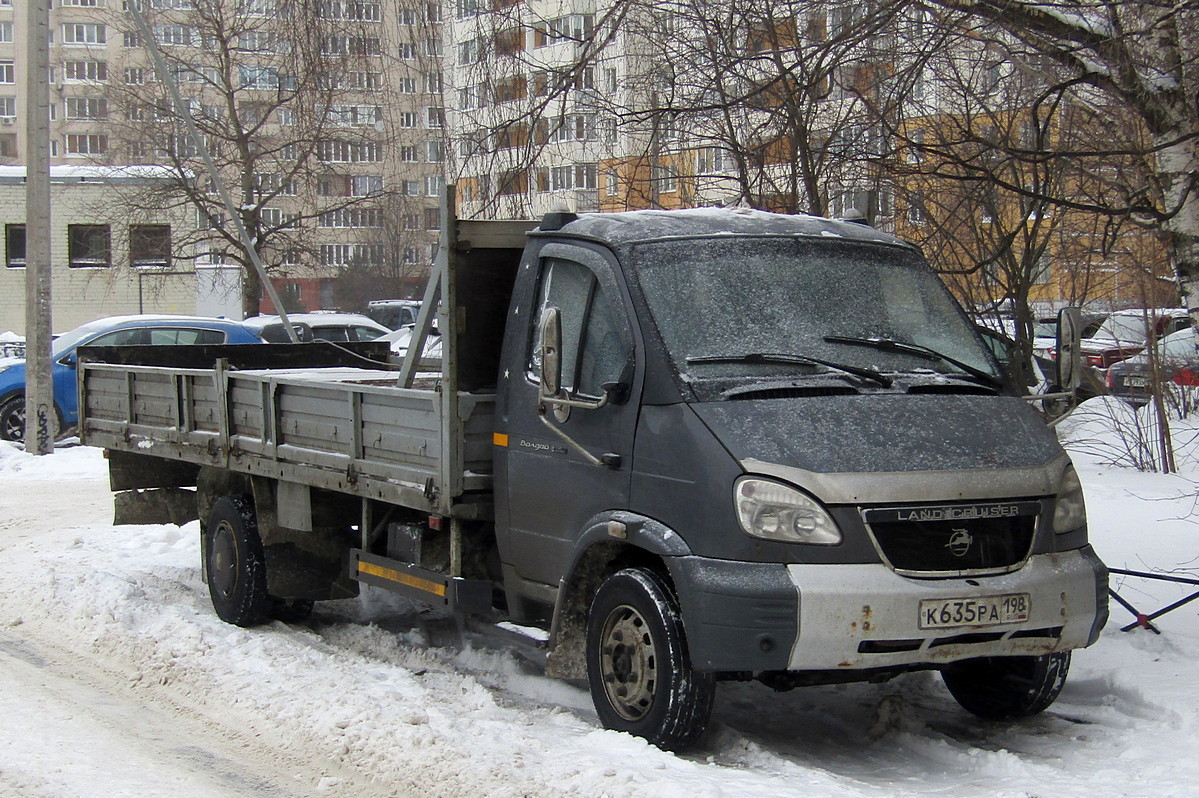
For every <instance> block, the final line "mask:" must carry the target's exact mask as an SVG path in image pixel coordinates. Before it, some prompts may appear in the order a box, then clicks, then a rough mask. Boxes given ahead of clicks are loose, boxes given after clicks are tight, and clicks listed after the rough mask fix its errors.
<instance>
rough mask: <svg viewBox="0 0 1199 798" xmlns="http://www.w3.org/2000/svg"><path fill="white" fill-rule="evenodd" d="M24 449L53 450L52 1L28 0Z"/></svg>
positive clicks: (26, 20)
mask: <svg viewBox="0 0 1199 798" xmlns="http://www.w3.org/2000/svg"><path fill="white" fill-rule="evenodd" d="M24 5H25V451H27V452H31V453H33V454H50V453H52V452H53V451H54V436H55V433H56V430H55V429H54V427H55V424H56V422H57V420H58V419H57V417H56V414H55V412H54V385H53V382H52V380H51V373H50V368H51V364H50V346H51V332H50V0H26V2H25V4H24Z"/></svg>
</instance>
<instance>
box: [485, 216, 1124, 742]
mask: <svg viewBox="0 0 1199 798" xmlns="http://www.w3.org/2000/svg"><path fill="white" fill-rule="evenodd" d="M494 442H495V524H496V539H497V543H498V551H499V559H500V562H501V563H502V569H503V584H504V587H505V590H506V593H507V597H508V607H509V611H510V612H511V613H512V614H513V616H514V617H515V618H516V619H517V620H520V621H523V622H528V623H538V622H549V623H550V624H551V627H552V644H553V651H552V653H551V658H550V670H551V672H555V673H557V674H558V675H564V676H582V675H584V674H586V675H588V677H589V680H590V683H591V689H592V693H593V697H594V698H595V702H596V706H597V710H598V711H599V714H600V716H601V719H602V720H603V721H604V723H605V724H606V725H609V726H611V727H614V728H622V729H625V730H628V731H631V732H633V733H637V734H642V735H643V736H646V737H648V738H650V739H651V740H653V741H655V742H656V743H658V744H660V745H664V746H665V747H677V746H679V745H685V744H688V743H689V742H691V741H693V740H694V739H695V737H696V736H697V735H698V734H699V733H701V732H702V725H703V723H702V721H701V720H700V719H699V718H700V716H702V717H703V719H704V720H706V711H705V710H704V709H703V707H705V706H710V703H711V695H710V693H711V690H712V687H713V685H714V684H715V682H716V681H719V680H723V679H734V678H736V679H741V678H751V677H752V678H757V679H760V680H762V681H764V682H766V683H768V684H771V685H772V686H775V687H792V686H797V685H802V684H815V683H827V682H837V681H851V680H859V679H879V678H886V677H888V676H892V675H895V674H897V673H902V672H904V671H908V670H914V669H928V668H936V669H941V670H942V671H943V673H944V674H945V677H946V682H947V684H948V685H949V687H950V689H951V691H952V692H954V694H955V696H956V697H957V698H958V699H959V701H961V702H962V703H963V705H965V706H966V707H967V708H968V709H971V710H973V711H976V712H977V713H978V714H982V715H986V716H996V717H1002V716H1018V715H1022V714H1031V713H1032V712H1035V711H1040V710H1041V709H1043V708H1044V707H1045V706H1048V703H1049V702H1051V701H1052V700H1053V697H1056V694H1057V691H1058V690H1060V688H1061V683H1062V681H1063V680H1064V677H1065V671H1066V668H1067V666H1068V661H1069V653H1068V652H1069V651H1070V650H1072V649H1075V648H1079V647H1083V646H1087V645H1090V644H1091V643H1093V642H1094V641H1095V640H1096V638H1097V636H1098V634H1099V629H1100V628H1101V626H1102V625H1103V622H1104V619H1105V617H1106V571H1105V570H1104V568H1103V566H1102V564H1101V563H1100V562H1099V560H1098V558H1097V557H1096V556H1095V554H1094V552H1093V551H1092V550H1091V548H1090V547H1089V546H1088V544H1087V529H1086V516H1085V510H1084V507H1083V501H1082V494H1081V486H1080V484H1079V481H1078V478H1077V476H1076V475H1075V474H1074V470H1073V467H1072V466H1071V464H1070V459H1069V457H1068V456H1067V454H1066V453H1065V452H1064V451H1063V450H1062V448H1061V447H1060V445H1059V444H1058V442H1057V440H1056V438H1055V436H1054V434H1053V433H1052V431H1051V430H1050V429H1048V428H1047V427H1046V426H1045V423H1044V422H1043V421H1042V420H1041V419H1040V418H1039V417H1038V416H1037V414H1036V413H1035V412H1034V411H1033V410H1032V409H1031V408H1030V407H1029V406H1028V404H1027V402H1025V401H1023V400H1021V399H1020V398H1019V394H1018V392H1017V391H1016V390H1015V389H1014V388H1013V387H1012V386H1010V385H1008V384H1006V383H1005V378H1004V375H1003V371H1002V369H1001V368H1000V366H999V364H998V363H997V362H996V360H995V358H994V357H993V355H992V354H991V353H990V352H989V350H988V349H987V348H986V346H985V345H984V344H983V343H982V342H981V341H980V339H979V337H978V335H977V333H976V332H975V331H974V329H973V327H972V325H971V323H970V321H969V320H968V318H967V317H966V316H965V314H964V313H963V312H962V311H961V309H960V308H959V306H958V305H957V303H956V302H955V301H954V300H953V298H952V297H951V296H950V294H949V293H948V291H947V290H946V289H945V288H944V286H943V285H942V283H941V282H940V280H939V279H938V278H937V277H936V275H935V274H934V273H933V271H932V270H931V269H930V268H929V267H928V265H927V264H926V262H925V261H924V259H923V257H922V256H921V254H920V253H919V252H918V250H916V249H915V248H914V247H912V246H910V245H908V244H905V243H903V242H901V241H899V240H897V239H895V238H893V237H891V236H889V235H886V234H884V233H881V232H878V231H875V230H873V229H870V228H867V227H863V226H861V225H855V224H848V223H839V222H835V221H830V220H826V219H816V218H811V217H796V216H781V215H775V214H768V213H762V212H757V211H748V210H712V209H703V210H693V211H661V212H655V211H640V212H631V213H615V214H589V215H584V216H581V217H577V218H576V217H573V216H571V215H557V216H552V217H551V218H549V219H547V222H543V223H542V225H541V227H540V228H538V229H536V230H533V231H531V232H530V234H529V244H528V246H527V247H526V249H525V252H524V255H523V257H522V259H521V262H520V266H519V269H518V273H517V277H516V282H515V287H514V292H513V296H512V300H511V305H510V308H509V312H508V326H507V331H506V333H505V336H504V341H503V352H502V356H501V369H500V374H499V376H498V378H497V390H496V420H495V435H494ZM663 661H669V662H670V663H671V664H670V666H669V668H664V667H663V664H662V663H663ZM1029 684H1034V685H1035V689H1034V688H1029V687H1028V685H1029ZM674 705H678V706H674ZM680 707H686V710H685V711H684V709H682V708H680Z"/></svg>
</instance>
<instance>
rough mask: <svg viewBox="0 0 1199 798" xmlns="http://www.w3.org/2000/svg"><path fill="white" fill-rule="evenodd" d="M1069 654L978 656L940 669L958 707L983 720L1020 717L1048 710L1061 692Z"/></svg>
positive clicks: (1064, 652) (1068, 663)
mask: <svg viewBox="0 0 1199 798" xmlns="http://www.w3.org/2000/svg"><path fill="white" fill-rule="evenodd" d="M1069 671H1070V652H1069V651H1063V652H1060V653H1057V654H1045V655H1043V656H1040V657H980V658H978V659H968V660H963V661H962V662H955V663H953V664H952V665H947V666H946V667H945V668H943V669H942V670H941V678H942V679H943V680H944V681H945V686H946V687H947V688H949V692H950V693H951V694H952V695H953V697H954V699H955V700H957V702H958V703H959V704H961V705H962V707H964V708H965V709H967V710H968V711H970V712H973V713H974V714H975V715H978V716H980V717H983V718H991V719H996V720H999V719H1005V718H1024V717H1028V716H1029V715H1036V714H1037V713H1038V712H1041V711H1043V710H1045V709H1047V708H1048V707H1049V705H1050V704H1052V703H1053V702H1054V701H1055V700H1056V699H1057V697H1058V694H1059V693H1061V692H1062V688H1063V687H1064V686H1065V684H1066V674H1067V673H1068V672H1069Z"/></svg>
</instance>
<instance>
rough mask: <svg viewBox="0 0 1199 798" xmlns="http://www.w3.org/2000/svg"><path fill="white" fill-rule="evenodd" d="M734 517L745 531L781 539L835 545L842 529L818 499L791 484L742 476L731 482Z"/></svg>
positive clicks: (759, 536)
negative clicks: (735, 510) (732, 484)
mask: <svg viewBox="0 0 1199 798" xmlns="http://www.w3.org/2000/svg"><path fill="white" fill-rule="evenodd" d="M733 497H734V501H735V503H736V505H737V520H738V521H740V522H741V528H742V529H743V530H745V533H746V534H747V535H752V536H753V537H755V538H763V539H765V540H779V541H782V542H784V543H810V544H815V545H818V546H835V545H837V544H838V543H840V542H841V530H840V529H838V528H837V523H836V522H835V521H833V519H832V517H831V516H830V515H829V514H828V513H827V512H825V510H824V508H823V507H821V506H820V503H819V502H817V501H816V500H815V499H813V498H812V497H811V496H808V495H807V494H806V493H803V492H802V491H800V490H797V489H796V488H793V487H791V486H790V485H784V484H782V483H780V482H774V481H771V480H768V479H762V478H760V477H741V478H740V479H738V480H737V482H736V484H734V486H733Z"/></svg>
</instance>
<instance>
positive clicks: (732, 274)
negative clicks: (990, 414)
mask: <svg viewBox="0 0 1199 798" xmlns="http://www.w3.org/2000/svg"><path fill="white" fill-rule="evenodd" d="M632 260H633V261H634V266H635V269H636V271H637V274H638V278H639V282H640V284H641V287H642V292H643V294H644V296H645V300H646V302H647V304H648V305H649V308H650V312H651V314H652V316H653V318H654V321H655V322H656V324H657V327H658V330H659V331H660V333H661V335H662V338H663V341H664V343H665V345H666V348H667V349H668V350H669V352H670V355H671V357H672V359H673V361H674V363H675V365H676V367H677V368H678V370H679V372H680V373H682V374H683V376H684V378H685V379H688V380H693V379H704V378H707V377H712V378H717V377H724V378H727V377H730V376H752V377H760V376H763V375H767V374H786V375H788V376H795V375H797V374H803V373H804V372H808V373H812V372H814V371H815V372H819V373H822V374H824V373H828V372H829V371H831V369H828V368H822V367H821V366H819V365H815V364H813V363H811V362H808V363H802V362H787V361H786V359H785V358H780V357H775V356H777V355H790V356H794V357H804V358H808V359H815V358H819V359H821V360H826V361H830V362H831V363H836V364H838V365H841V366H850V367H854V368H859V369H870V370H873V371H877V372H916V371H924V372H929V371H936V372H940V373H944V374H957V375H962V374H964V373H970V371H971V370H975V371H978V372H985V374H986V375H990V376H998V375H997V373H996V367H995V365H994V362H993V360H992V359H991V358H990V357H989V356H988V355H987V353H986V351H985V349H984V346H983V344H982V343H981V342H980V341H979V339H978V337H977V336H976V335H975V334H974V332H973V330H972V329H971V327H970V325H969V324H968V322H967V321H966V319H965V317H964V316H963V315H962V313H961V312H960V310H959V309H958V307H957V305H956V303H955V302H954V301H953V299H952V298H951V297H950V295H949V293H948V291H946V289H945V287H944V286H943V285H942V284H941V281H940V280H939V279H938V278H937V276H936V275H935V274H934V273H933V272H932V270H931V269H929V268H928V266H927V265H926V264H925V262H924V260H923V259H922V258H921V257H920V255H918V254H917V253H915V252H913V251H911V250H906V249H900V248H897V247H893V246H888V245H882V244H869V243H865V242H861V241H847V240H844V239H837V238H833V237H828V238H820V239H810V238H798V237H797V238H734V237H731V236H730V237H729V238H727V239H716V240H713V239H711V238H705V239H703V240H699V239H696V240H684V241H665V242H653V243H646V244H641V245H638V246H636V247H635V248H634V250H633V258H632ZM896 343H900V344H909V345H914V346H908V347H904V346H895V345H894V344H896ZM880 344H884V345H880ZM930 352H931V353H933V354H932V355H930V354H929V353H930ZM763 354H769V355H772V357H763V356H762V355H763ZM746 356H750V357H746ZM955 361H956V362H955Z"/></svg>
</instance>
